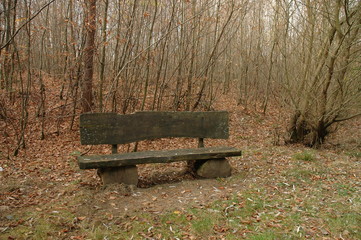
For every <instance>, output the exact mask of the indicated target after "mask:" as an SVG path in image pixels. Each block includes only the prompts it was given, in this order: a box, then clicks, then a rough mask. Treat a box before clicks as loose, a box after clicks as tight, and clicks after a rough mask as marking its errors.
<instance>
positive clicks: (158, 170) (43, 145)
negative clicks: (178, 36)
mask: <svg viewBox="0 0 361 240" xmlns="http://www.w3.org/2000/svg"><path fill="white" fill-rule="evenodd" d="M227 101H229V100H227V99H224V100H223V102H222V101H221V102H220V103H219V104H218V105H216V106H215V108H216V109H222V106H225V105H227V106H228V109H226V110H229V111H230V116H231V118H230V138H229V139H228V140H206V141H205V144H206V146H217V145H229V146H234V147H237V148H240V149H242V150H243V156H242V157H234V158H230V159H229V161H230V164H231V166H232V167H233V173H232V176H231V177H230V178H227V179H199V178H196V177H194V176H192V175H191V174H189V173H187V172H186V171H185V168H186V165H185V163H182V162H180V163H172V164H149V165H142V166H139V176H140V179H139V180H140V183H139V186H138V187H132V186H131V187H130V186H125V185H121V184H114V185H109V186H102V184H101V182H100V179H99V177H98V176H97V174H96V171H95V170H79V168H78V166H77V163H76V156H77V155H79V154H81V153H85V152H86V154H95V153H97V154H99V153H105V154H107V153H110V147H108V146H99V147H90V146H82V145H80V143H79V133H78V129H77V128H75V129H74V130H73V131H68V130H67V131H64V133H63V134H61V135H60V136H57V135H56V134H52V133H51V131H49V132H48V134H47V136H46V139H45V140H39V139H38V138H36V137H33V138H31V141H28V142H27V148H26V150H25V151H21V152H20V154H19V155H18V156H17V157H11V159H4V158H2V159H1V160H0V167H1V168H2V171H1V172H0V182H1V186H0V223H1V224H0V227H1V228H0V235H1V231H6V229H8V228H9V227H11V226H13V225H17V224H21V223H19V222H14V219H13V218H14V216H15V215H21V214H25V212H28V211H38V212H39V213H41V212H50V211H59V210H61V209H63V208H67V209H71V210H72V211H73V212H74V213H76V214H77V215H78V216H86V217H87V218H94V217H96V216H99V215H107V214H108V215H109V217H110V218H111V217H113V216H127V215H132V213H134V212H140V211H143V212H149V213H162V212H164V211H169V210H170V209H178V210H179V211H182V209H185V208H189V207H196V208H203V207H206V206H207V205H208V204H209V203H211V202H214V201H216V200H219V199H228V198H230V197H231V196H232V195H234V194H237V192H241V191H242V190H243V189H246V188H248V187H249V186H250V185H252V184H254V183H255V182H256V183H257V184H259V185H265V186H272V185H273V184H274V182H273V181H274V179H275V178H277V177H279V176H278V175H277V174H278V173H279V172H280V171H281V170H283V169H287V168H290V167H291V166H293V164H294V161H293V159H292V156H293V155H294V154H295V153H297V152H300V151H304V150H305V149H306V148H305V147H303V146H300V145H292V146H285V145H284V143H283V141H282V139H283V137H284V134H285V133H284V129H285V124H286V123H285V120H286V119H287V116H285V115H283V114H282V113H281V112H282V109H272V110H270V111H269V113H268V114H267V115H263V114H261V113H258V112H257V111H245V110H244V109H243V108H242V107H240V106H237V104H236V103H235V102H232V101H229V103H228V104H227ZM360 123H361V119H355V120H352V121H349V122H347V123H343V124H342V125H340V127H339V129H338V131H337V132H336V133H335V134H333V135H331V136H330V137H329V139H328V143H327V144H325V145H324V146H323V147H322V148H321V149H320V150H317V157H318V158H320V159H321V158H322V159H324V160H323V161H325V163H327V164H332V163H333V162H334V161H337V160H338V159H339V157H338V156H339V155H343V156H344V155H345V154H346V153H348V152H360V151H361V124H360ZM49 127H50V128H51V126H49ZM34 134H35V133H34ZM2 138H3V139H1V140H2V143H3V144H2V149H1V151H2V152H3V153H4V152H6V151H7V150H6V146H5V143H6V138H5V137H4V136H3V137H2ZM196 144H197V143H196V140H195V139H161V140H158V141H153V142H150V141H146V142H141V143H140V145H139V147H138V149H139V151H142V150H149V149H154V150H155V149H172V148H173V149H174V148H187V147H194V146H196ZM128 148H132V146H123V147H122V149H121V151H126V150H127V149H128ZM333 156H334V159H333ZM343 159H344V158H343ZM348 161H349V163H351V164H350V165H349V167H347V171H348V172H347V173H348V174H349V175H351V176H352V174H353V175H354V176H360V158H356V159H354V158H350V159H349V160H348ZM345 164H347V163H345ZM358 181H359V180H358ZM56 203H59V204H56ZM54 206H56V207H54Z"/></svg>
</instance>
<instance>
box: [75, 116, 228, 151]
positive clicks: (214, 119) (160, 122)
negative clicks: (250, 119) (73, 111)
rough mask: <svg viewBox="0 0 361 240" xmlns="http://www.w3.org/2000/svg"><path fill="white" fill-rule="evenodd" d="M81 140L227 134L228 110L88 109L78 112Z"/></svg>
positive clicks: (96, 141) (115, 141) (109, 141)
mask: <svg viewBox="0 0 361 240" xmlns="http://www.w3.org/2000/svg"><path fill="white" fill-rule="evenodd" d="M80 136H81V143H82V144H90V145H92V144H94V145H95V144H125V143H131V142H136V141H141V140H147V139H156V138H167V137H192V138H221V139H227V138H228V112H225V111H219V112H217V111H215V112H137V113H134V114H128V115H120V114H116V113H88V114H82V115H81V116H80Z"/></svg>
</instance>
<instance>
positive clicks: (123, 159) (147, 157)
mask: <svg viewBox="0 0 361 240" xmlns="http://www.w3.org/2000/svg"><path fill="white" fill-rule="evenodd" d="M241 154H242V152H241V150H239V149H236V148H233V147H210V148H196V149H177V150H169V151H147V152H131V153H124V154H110V155H94V156H81V157H78V164H79V167H80V169H91V168H105V167H120V166H129V165H136V164H145V163H169V162H176V161H188V160H202V159H218V158H225V157H232V156H241Z"/></svg>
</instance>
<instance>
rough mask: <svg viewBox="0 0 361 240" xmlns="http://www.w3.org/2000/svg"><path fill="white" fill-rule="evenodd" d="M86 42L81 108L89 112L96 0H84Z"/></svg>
mask: <svg viewBox="0 0 361 240" xmlns="http://www.w3.org/2000/svg"><path fill="white" fill-rule="evenodd" d="M86 7H87V9H86V16H85V21H84V23H85V28H86V43H85V48H84V55H83V63H84V78H83V82H82V94H83V96H82V100H81V105H82V110H83V112H90V111H91V109H92V105H93V92H92V91H93V72H94V63H93V59H94V51H95V33H96V0H88V1H86Z"/></svg>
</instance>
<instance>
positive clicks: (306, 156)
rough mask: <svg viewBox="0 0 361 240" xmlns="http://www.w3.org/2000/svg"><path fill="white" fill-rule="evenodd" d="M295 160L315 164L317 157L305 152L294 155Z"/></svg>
mask: <svg viewBox="0 0 361 240" xmlns="http://www.w3.org/2000/svg"><path fill="white" fill-rule="evenodd" d="M293 159H296V160H300V161H305V162H313V161H315V160H316V156H315V154H314V153H313V152H312V151H303V152H299V153H296V154H294V155H293Z"/></svg>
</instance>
